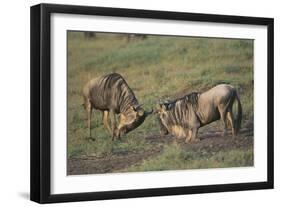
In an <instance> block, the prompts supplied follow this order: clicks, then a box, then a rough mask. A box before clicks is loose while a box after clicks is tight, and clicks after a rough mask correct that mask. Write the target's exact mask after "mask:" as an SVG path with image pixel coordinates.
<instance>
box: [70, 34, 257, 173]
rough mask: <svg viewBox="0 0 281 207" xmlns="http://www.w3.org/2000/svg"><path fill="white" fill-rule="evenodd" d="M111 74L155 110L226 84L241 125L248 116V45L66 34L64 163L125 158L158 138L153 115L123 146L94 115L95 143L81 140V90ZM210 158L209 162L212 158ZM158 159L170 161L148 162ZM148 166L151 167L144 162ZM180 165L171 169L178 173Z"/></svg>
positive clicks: (250, 61)
mask: <svg viewBox="0 0 281 207" xmlns="http://www.w3.org/2000/svg"><path fill="white" fill-rule="evenodd" d="M111 72H118V73H120V74H122V75H123V77H124V78H125V79H126V81H127V82H128V84H129V86H130V87H131V88H132V89H133V91H134V93H135V95H136V97H137V99H138V101H139V102H140V103H141V104H144V108H145V109H150V108H152V107H154V105H155V103H156V101H157V100H159V99H162V98H167V97H172V96H173V94H175V93H177V92H180V91H183V90H186V91H194V90H195V91H204V90H207V89H209V88H211V87H212V86H214V85H216V84H218V83H221V82H226V83H230V84H232V85H234V86H235V87H237V88H238V90H239V94H240V98H241V102H242V106H243V113H244V116H243V123H244V122H245V120H249V119H251V118H252V117H253V41H251V40H238V39H215V38H187V37H171V36H170V37H169V36H166V37H164V36H148V37H147V38H146V39H144V40H133V41H130V42H129V43H128V42H127V41H126V38H124V37H122V35H119V34H103V33H98V34H97V37H96V38H93V39H86V38H84V35H83V33H81V32H68V73H67V76H68V77H67V78H68V79H67V81H68V88H67V94H68V96H67V98H68V108H67V114H68V141H67V147H68V153H67V155H68V157H69V158H71V157H76V158H77V157H82V156H90V155H95V156H100V155H112V154H118V153H119V154H120V153H121V154H122V153H123V154H126V153H131V152H138V151H142V150H147V149H150V148H152V147H153V146H151V144H149V143H148V142H147V141H146V140H145V139H144V137H145V136H146V135H147V134H148V133H150V134H157V133H159V126H158V124H157V121H156V120H155V117H153V116H151V117H149V118H147V119H146V121H145V122H144V123H143V124H142V125H141V126H140V127H139V128H137V129H136V130H134V131H132V132H131V133H129V134H127V135H126V136H125V137H123V139H122V141H116V142H112V141H111V137H110V136H109V134H108V133H107V132H106V130H105V129H104V127H103V126H102V118H101V113H100V112H98V111H94V114H93V116H94V118H93V120H92V134H93V137H94V139H95V141H91V140H88V139H85V138H86V137H87V136H88V130H87V129H86V127H85V118H86V114H85V112H84V109H83V108H82V106H81V104H82V103H83V100H82V96H81V94H82V93H81V91H82V88H83V86H84V84H86V83H87V81H89V80H90V79H92V78H94V77H98V76H101V75H104V74H108V73H111ZM243 123H242V124H243ZM216 124H217V125H219V123H216ZM216 124H215V125H216ZM224 153H236V154H239V152H224ZM241 153H242V152H241ZM245 153H247V152H245ZM226 155H228V154H224V155H216V156H226ZM163 156H166V155H165V154H163ZM214 156H215V155H214ZM214 156H213V155H212V156H210V159H214V160H215V159H217V157H214ZM161 159H165V160H169V158H167V157H165V158H164V157H163V158H161V156H160V157H159V160H158V161H157V160H154V161H153V160H152V161H149V162H161V161H160V160H161ZM241 159H242V158H241ZM179 160H181V161H183V160H182V159H179ZM181 161H180V162H181ZM232 162H234V161H233V160H229V161H227V162H224V163H225V164H222V165H225V166H227V165H229V166H231V163H232ZM241 162H242V161H241ZM183 163H185V162H184V161H183ZM200 163H202V164H200V166H201V165H202V166H203V165H205V166H207V167H211V166H210V165H209V164H208V163H206V162H204V161H203V160H202V161H200ZM219 163H220V162H219ZM240 164H243V163H240ZM147 165H149V166H151V164H149V163H148V164H147ZM180 165H181V164H180V163H179V164H177V165H175V166H174V167H175V168H181V166H180ZM182 165H184V164H182ZM190 165H192V164H190ZM184 166H185V167H186V165H184ZM194 166H195V164H194ZM212 166H213V165H212ZM151 169H152V166H151Z"/></svg>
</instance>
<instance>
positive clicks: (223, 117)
mask: <svg viewBox="0 0 281 207" xmlns="http://www.w3.org/2000/svg"><path fill="white" fill-rule="evenodd" d="M219 112H220V117H221V120H222V123H223V127H224V128H223V133H222V136H225V135H226V132H227V122H226V110H225V109H223V107H219Z"/></svg>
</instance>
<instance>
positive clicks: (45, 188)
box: [30, 4, 274, 203]
mask: <svg viewBox="0 0 281 207" xmlns="http://www.w3.org/2000/svg"><path fill="white" fill-rule="evenodd" d="M52 13H67V14H83V15H99V16H112V17H133V18H148V19H162V20H180V21H194V22H210V23H231V24H247V25H264V26H267V35H268V36H267V45H268V47H267V60H268V61H267V74H268V80H267V81H268V82H267V92H268V97H267V104H268V108H267V113H268V117H267V118H268V120H267V127H268V131H267V181H265V182H249V183H238V184H219V185H203V186H186V187H167V188H153V189H136V190H121V191H105V192H86V193H74V194H51V193H50V188H51V186H50V169H51V163H50V149H51V143H50V136H51V134H50V130H51V126H50V125H51V114H50V112H51V110H50V107H51V104H50V103H51V97H52V96H51V90H50V89H51V85H50V82H51V81H50V80H51V70H50V58H51V56H50V52H51V50H50V32H51V25H50V15H51V14H52ZM30 25H31V36H30V42H31V46H30V47H31V57H30V62H31V129H30V130H31V152H30V160H31V169H30V172H31V174H30V192H31V193H30V199H31V200H32V201H35V202H39V203H54V202H70V201H88V200H102V199H119V198H133V197H146V196H166V195H179V194H195V193H211V192H224V191H242V190H255V189H271V188H273V186H274V182H273V177H274V170H273V169H274V168H273V167H274V166H273V165H274V158H273V155H274V151H273V149H274V147H273V134H274V117H273V115H274V106H273V99H274V98H273V97H274V96H273V95H274V88H273V85H274V83H273V81H274V78H273V77H274V76H273V74H274V71H273V61H274V60H273V56H274V55H273V43H274V42H273V41H274V31H273V29H274V20H273V19H272V18H260V17H245V16H228V15H213V14H195V13H181V12H168V11H152V10H135V9H120V8H103V7H89V6H72V5H56V4H39V5H35V6H32V7H31V22H30Z"/></svg>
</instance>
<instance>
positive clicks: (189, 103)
mask: <svg viewBox="0 0 281 207" xmlns="http://www.w3.org/2000/svg"><path fill="white" fill-rule="evenodd" d="M235 99H236V100H237V102H238V110H237V118H236V119H234V116H233V112H232V108H233V103H234V101H235ZM156 108H157V109H156V113H158V119H159V123H160V127H161V132H162V133H164V134H168V133H170V134H172V135H174V136H175V137H177V138H185V141H186V142H190V141H195V140H197V139H196V137H197V132H198V129H199V128H200V127H202V126H204V125H206V124H209V123H211V122H214V121H217V120H219V119H221V120H222V122H223V124H224V130H223V135H225V134H226V131H227V120H228V121H229V122H230V125H231V129H232V135H233V136H235V135H236V134H237V133H238V131H239V129H240V125H241V120H242V106H241V102H240V99H239V97H238V94H237V90H236V89H235V88H234V87H233V86H231V85H227V84H220V85H217V86H215V87H214V88H211V89H210V90H208V91H206V92H204V93H197V92H193V93H190V94H188V95H186V96H184V97H182V98H179V99H176V100H173V101H166V102H163V103H159V104H158V105H157V107H156Z"/></svg>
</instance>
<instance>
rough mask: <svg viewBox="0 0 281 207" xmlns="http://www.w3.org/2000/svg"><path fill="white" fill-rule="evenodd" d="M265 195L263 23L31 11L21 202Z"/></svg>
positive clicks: (162, 14) (268, 45)
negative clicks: (27, 166)
mask: <svg viewBox="0 0 281 207" xmlns="http://www.w3.org/2000/svg"><path fill="white" fill-rule="evenodd" d="M269 188H273V19H271V18H260V17H242V16H225V15H213V14H212V15H211V14H195V13H180V12H168V11H149V10H134V9H119V8H102V7H87V6H71V5H54V4H40V5H35V6H33V7H31V200H33V201H36V202H39V203H52V202H69V201H85V200H100V199H117V198H132V197H145V196H163V195H178V194H193V193H209V192H223V191H238V190H254V189H269Z"/></svg>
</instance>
